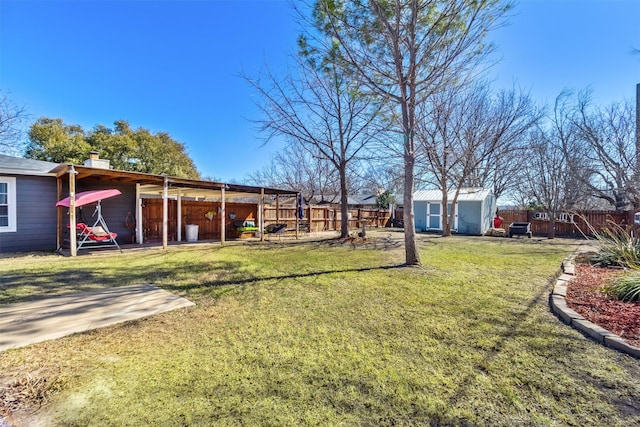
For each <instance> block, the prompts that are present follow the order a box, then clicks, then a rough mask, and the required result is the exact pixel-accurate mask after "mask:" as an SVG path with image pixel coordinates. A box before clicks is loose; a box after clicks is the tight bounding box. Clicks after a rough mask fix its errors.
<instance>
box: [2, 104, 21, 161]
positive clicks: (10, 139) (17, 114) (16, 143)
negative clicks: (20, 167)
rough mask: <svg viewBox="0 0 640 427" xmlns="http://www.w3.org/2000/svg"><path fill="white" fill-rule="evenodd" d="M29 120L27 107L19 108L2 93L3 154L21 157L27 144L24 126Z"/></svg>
mask: <svg viewBox="0 0 640 427" xmlns="http://www.w3.org/2000/svg"><path fill="white" fill-rule="evenodd" d="M26 119H27V113H26V110H25V107H24V106H22V107H20V106H17V105H16V104H15V103H13V101H11V99H10V98H9V96H8V95H7V94H6V93H3V92H0V149H1V150H2V152H3V153H11V154H14V155H21V154H23V152H24V149H25V146H26V142H25V141H23V140H22V138H23V135H24V130H23V125H24V122H25V120H26Z"/></svg>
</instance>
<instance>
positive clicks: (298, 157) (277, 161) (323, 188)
mask: <svg viewBox="0 0 640 427" xmlns="http://www.w3.org/2000/svg"><path fill="white" fill-rule="evenodd" d="M247 181H248V182H249V183H251V184H254V185H263V186H264V185H267V186H270V187H275V188H290V189H292V190H296V191H300V192H301V193H302V197H303V199H304V200H305V201H307V202H308V201H310V200H311V199H313V198H316V197H317V196H320V197H323V196H324V195H336V194H339V192H340V182H339V181H340V180H339V177H338V174H337V171H336V170H335V168H333V166H332V165H331V164H330V163H329V162H328V161H327V160H326V159H323V158H321V157H320V156H314V155H312V154H310V152H309V151H308V150H306V149H305V148H303V147H302V146H301V145H300V144H297V143H295V142H291V143H289V144H288V145H287V146H286V147H285V148H284V149H282V150H281V151H279V152H277V153H276V154H275V155H274V156H273V157H272V159H271V161H270V162H269V163H268V164H267V165H265V166H264V167H263V168H262V169H260V170H259V171H256V172H254V173H252V174H250V175H249V177H248V179H247ZM332 201H333V200H332Z"/></svg>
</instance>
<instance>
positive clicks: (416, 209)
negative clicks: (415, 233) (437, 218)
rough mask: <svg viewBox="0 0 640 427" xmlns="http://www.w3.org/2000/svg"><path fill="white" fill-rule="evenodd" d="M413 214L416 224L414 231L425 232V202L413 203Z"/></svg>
mask: <svg viewBox="0 0 640 427" xmlns="http://www.w3.org/2000/svg"><path fill="white" fill-rule="evenodd" d="M413 214H414V218H415V223H416V230H420V231H426V230H427V202H422V201H418V202H414V203H413Z"/></svg>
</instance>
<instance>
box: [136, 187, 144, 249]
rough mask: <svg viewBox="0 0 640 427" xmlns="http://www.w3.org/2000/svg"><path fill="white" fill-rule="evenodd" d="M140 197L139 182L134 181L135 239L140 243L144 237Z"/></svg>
mask: <svg viewBox="0 0 640 427" xmlns="http://www.w3.org/2000/svg"><path fill="white" fill-rule="evenodd" d="M142 230H143V229H142V198H141V197H140V184H139V183H136V240H137V241H138V244H139V245H141V244H142V243H143V242H142V241H143V239H144V236H143V233H142Z"/></svg>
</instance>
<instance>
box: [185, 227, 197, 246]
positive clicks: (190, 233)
mask: <svg viewBox="0 0 640 427" xmlns="http://www.w3.org/2000/svg"><path fill="white" fill-rule="evenodd" d="M185 234H186V235H187V242H197V241H198V226H197V225H195V224H187V225H186V233H185Z"/></svg>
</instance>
